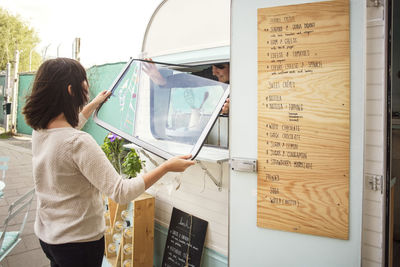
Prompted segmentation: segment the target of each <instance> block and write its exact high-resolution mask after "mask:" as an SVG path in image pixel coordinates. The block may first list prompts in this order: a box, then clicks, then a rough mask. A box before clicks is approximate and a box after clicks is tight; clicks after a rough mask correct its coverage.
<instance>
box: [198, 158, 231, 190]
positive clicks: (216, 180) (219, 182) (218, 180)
mask: <svg viewBox="0 0 400 267" xmlns="http://www.w3.org/2000/svg"><path fill="white" fill-rule="evenodd" d="M223 162H224V161H217V164H218V165H219V176H218V177H215V176H214V175H212V173H211V172H210V171H209V170H208V169H207V167H206V166H205V165H204V164H203V163H202V162H201V161H200V160H197V163H198V164H199V165H200V168H201V169H202V170H203V171H204V173H205V174H207V176H208V177H210V179H211V180H212V181H213V182H214V184H215V185H216V186H217V187H218V190H219V191H222V175H223V171H222V163H223Z"/></svg>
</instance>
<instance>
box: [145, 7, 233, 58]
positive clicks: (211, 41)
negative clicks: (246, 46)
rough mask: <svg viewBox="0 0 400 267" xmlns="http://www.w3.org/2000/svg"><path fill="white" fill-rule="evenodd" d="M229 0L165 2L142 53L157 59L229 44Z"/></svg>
mask: <svg viewBox="0 0 400 267" xmlns="http://www.w3.org/2000/svg"><path fill="white" fill-rule="evenodd" d="M229 34H230V1H229V0H217V1H215V0H201V1H199V0H164V1H163V2H162V3H161V4H160V6H159V8H158V10H156V12H155V13H154V15H153V17H152V19H151V20H150V23H149V24H148V27H147V29H146V34H145V37H144V40H143V46H142V52H144V56H146V57H156V56H161V55H167V54H174V53H178V52H179V53H182V52H185V51H193V50H201V49H207V48H214V47H221V46H227V45H229V37H230V35H229Z"/></svg>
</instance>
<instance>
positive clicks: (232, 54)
mask: <svg viewBox="0 0 400 267" xmlns="http://www.w3.org/2000/svg"><path fill="white" fill-rule="evenodd" d="M315 2H320V1H318V0H316V1H310V0H303V1H300V0H277V1H269V0H253V1H246V0H232V1H229V0H202V1H199V0H165V1H163V2H162V3H161V4H160V5H159V7H158V8H157V9H156V10H155V12H154V14H153V16H152V18H151V20H150V22H149V24H148V27H147V30H146V33H145V36H144V40H143V47H142V57H143V58H152V59H153V60H154V61H158V62H167V63H175V64H203V63H222V62H230V86H231V88H230V91H231V93H230V99H231V106H230V112H229V137H225V139H226V140H225V142H228V141H229V149H224V148H221V149H214V150H213V151H212V152H210V153H211V154H212V155H210V154H207V152H204V153H202V152H201V153H200V155H199V156H198V159H199V160H200V162H201V163H200V164H197V165H196V166H195V167H192V168H190V169H188V170H187V171H186V172H185V173H183V174H169V175H167V176H166V177H165V178H163V179H161V180H160V181H159V182H158V183H157V184H156V185H154V186H153V187H152V188H151V189H149V190H148V192H149V193H150V194H152V195H153V196H155V198H156V211H155V220H156V228H155V265H156V266H159V265H160V264H161V260H162V256H163V249H164V245H165V240H166V237H167V229H168V225H169V220H170V217H171V212H172V208H173V207H176V208H178V209H181V210H183V211H185V212H187V213H190V214H193V215H194V216H197V217H200V218H202V219H203V220H206V221H208V223H209V224H208V229H207V235H206V241H205V251H204V254H203V260H202V265H203V266H228V265H229V266H233V267H235V266H307V267H309V266H324V267H325V266H361V265H362V266H364V267H365V266H371V267H375V266H388V265H389V261H390V260H389V258H390V257H391V256H390V255H389V254H390V253H388V251H389V248H388V244H389V242H388V236H389V235H390V234H392V233H389V232H388V231H389V230H388V225H390V224H388V218H387V216H388V214H387V213H388V211H387V206H388V201H386V196H387V195H388V192H389V191H390V190H388V188H387V186H388V185H389V184H390V183H388V182H387V181H388V179H389V180H390V171H389V172H388V171H387V170H388V169H389V170H390V166H389V167H388V165H390V164H388V162H390V160H391V159H390V156H387V155H390V151H389V150H390V149H387V144H390V133H389V134H388V132H390V131H389V130H388V127H387V125H388V123H387V110H388V107H387V106H386V102H387V78H386V76H387V61H388V60H387V56H388V54H389V53H388V51H387V49H388V48H387V45H386V44H387V39H388V34H387V27H388V21H389V20H390V19H391V16H390V15H388V14H387V12H388V6H390V5H389V4H390V1H388V0H380V1H369V0H350V1H349V5H350V9H349V16H350V162H349V168H350V176H349V201H348V211H349V212H348V216H349V217H348V240H341V239H335V238H327V237H321V236H316V235H308V234H300V233H292V232H285V231H279V230H272V229H266V228H260V227H257V172H240V171H235V170H232V169H231V168H230V161H231V160H232V159H238V158H247V159H255V160H256V159H257V115H258V114H257V112H258V111H257V79H258V77H257V73H258V71H257V10H258V9H260V8H268V7H276V6H290V5H298V4H305V3H315ZM398 35H399V34H398ZM222 127H227V126H222ZM225 130H226V129H225ZM388 136H389V137H388ZM221 139H224V137H223V136H222V137H221ZM388 139H389V141H388ZM389 147H390V146H389ZM150 157H151V158H152V159H153V160H155V162H153V163H156V162H157V161H161V160H160V159H159V158H157V157H152V156H151V155H150ZM145 160H146V158H145ZM146 165H147V166H146V168H147V169H149V168H152V167H153V165H152V164H151V163H150V162H149V160H147V164H146ZM210 176H213V179H214V180H213V179H210ZM392 235H393V234H392ZM390 238H392V237H390Z"/></svg>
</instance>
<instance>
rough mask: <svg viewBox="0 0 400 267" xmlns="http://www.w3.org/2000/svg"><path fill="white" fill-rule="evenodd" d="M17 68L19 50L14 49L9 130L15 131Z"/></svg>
mask: <svg viewBox="0 0 400 267" xmlns="http://www.w3.org/2000/svg"><path fill="white" fill-rule="evenodd" d="M18 68H19V50H15V54H14V75H13V78H14V80H13V87H12V88H13V92H12V99H11V101H12V108H11V131H12V132H13V133H16V132H17V116H18Z"/></svg>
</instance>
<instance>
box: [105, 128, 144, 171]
mask: <svg viewBox="0 0 400 267" xmlns="http://www.w3.org/2000/svg"><path fill="white" fill-rule="evenodd" d="M124 144H125V141H124V139H122V138H121V137H120V136H118V135H116V134H114V133H109V134H108V135H107V136H106V137H105V138H104V142H103V144H102V145H101V148H102V149H103V151H104V153H105V154H106V156H107V158H108V160H109V161H110V162H111V164H112V165H113V166H114V168H115V170H116V171H117V172H118V173H119V174H121V175H123V174H124V176H125V177H126V178H128V179H130V178H134V177H136V176H137V174H138V173H139V172H140V171H141V170H142V166H143V165H144V161H142V160H141V159H140V157H139V156H138V154H137V153H136V151H135V149H133V148H132V149H130V150H129V151H128V150H126V149H124Z"/></svg>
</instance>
